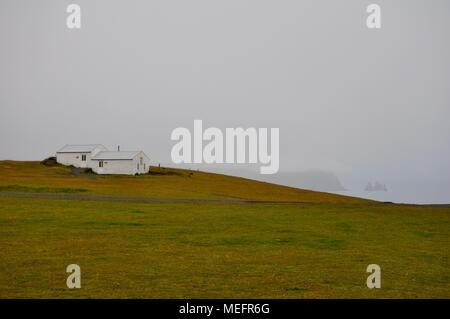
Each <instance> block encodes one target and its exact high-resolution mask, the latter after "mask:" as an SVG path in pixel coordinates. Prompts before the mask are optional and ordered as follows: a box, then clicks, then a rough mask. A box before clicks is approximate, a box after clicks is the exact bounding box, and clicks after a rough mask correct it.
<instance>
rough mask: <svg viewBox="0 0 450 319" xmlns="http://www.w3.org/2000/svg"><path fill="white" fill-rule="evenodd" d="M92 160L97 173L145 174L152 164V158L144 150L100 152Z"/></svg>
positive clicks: (93, 168)
mask: <svg viewBox="0 0 450 319" xmlns="http://www.w3.org/2000/svg"><path fill="white" fill-rule="evenodd" d="M91 160H92V162H93V163H94V165H92V170H93V171H94V172H96V173H97V174H126V175H135V174H143V173H147V172H148V169H149V165H150V159H149V158H148V157H147V155H145V153H144V152H142V151H131V152H130V151H126V152H125V151H124V152H122V151H117V152H100V153H98V154H97V155H95V156H94V157H93V158H92V159H91Z"/></svg>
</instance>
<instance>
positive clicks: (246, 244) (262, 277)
mask: <svg viewBox="0 0 450 319" xmlns="http://www.w3.org/2000/svg"><path fill="white" fill-rule="evenodd" d="M153 169H155V170H157V169H156V168H153ZM170 172H172V173H170ZM0 176H1V179H0V194H1V196H0V260H1V263H0V297H1V298H86V297H88V298H91V297H97V298H112V297H118V298H219V297H222V298H223V297H225V298H330V297H331V298H450V271H449V269H450V267H449V266H450V263H449V250H450V249H449V248H450V206H430V205H428V206H419V205H396V204H384V203H378V202H374V201H368V200H363V199H358V198H351V197H345V196H338V195H333V194H326V193H319V192H312V191H306V190H299V189H295V188H290V187H284V186H279V185H273V184H268V183H262V182H256V181H251V180H246V179H242V178H235V177H229V176H224V175H217V174H208V173H202V172H197V171H192V172H191V171H182V170H171V169H165V170H162V173H161V174H154V175H145V176H136V177H135V176H96V175H92V174H74V173H73V171H72V170H71V169H70V168H68V167H62V166H50V167H47V166H44V165H41V164H40V163H38V162H14V161H0ZM17 192H21V193H23V194H27V193H30V194H33V193H41V194H42V193H59V194H98V195H114V196H119V195H120V196H142V197H153V198H180V197H182V198H197V199H198V198H200V199H236V198H239V199H248V200H270V201H280V203H264V204H258V203H241V204H236V203H226V202H225V203H197V202H186V203H172V202H170V201H169V202H164V203H162V202H141V201H108V200H86V199H65V198H59V199H49V198H32V197H17V196H15V193H17ZM8 193H11V194H10V195H8ZM283 201H289V202H298V203H282V202H283ZM72 263H75V264H78V265H80V267H81V278H82V279H81V282H82V288H81V289H68V288H67V287H66V278H67V276H68V274H67V273H66V272H65V269H66V266H67V265H69V264H72ZM372 263H375V264H379V265H380V266H381V271H382V288H381V289H368V288H367V287H366V278H367V276H368V275H369V274H368V273H366V267H367V265H369V264H372Z"/></svg>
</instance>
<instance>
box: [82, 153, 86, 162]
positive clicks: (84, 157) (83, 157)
mask: <svg viewBox="0 0 450 319" xmlns="http://www.w3.org/2000/svg"><path fill="white" fill-rule="evenodd" d="M81 160H82V161H83V162H85V161H86V154H83V155H81Z"/></svg>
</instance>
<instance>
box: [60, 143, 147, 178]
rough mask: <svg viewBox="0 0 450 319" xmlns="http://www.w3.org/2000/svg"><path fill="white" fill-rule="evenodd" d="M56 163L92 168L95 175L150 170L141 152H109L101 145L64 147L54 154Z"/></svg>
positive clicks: (145, 156)
mask: <svg viewBox="0 0 450 319" xmlns="http://www.w3.org/2000/svg"><path fill="white" fill-rule="evenodd" d="M56 161H57V162H58V163H60V164H64V165H73V166H75V167H82V168H85V167H86V168H92V170H93V171H94V172H96V173H97V174H126V175H135V174H144V173H147V172H148V170H149V168H150V159H149V158H148V156H147V155H145V153H144V152H142V151H114V152H111V151H108V150H107V149H106V147H104V146H103V145H101V144H85V145H66V146H64V147H63V148H61V149H60V150H58V151H57V152H56Z"/></svg>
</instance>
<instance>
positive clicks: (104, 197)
mask: <svg viewBox="0 0 450 319" xmlns="http://www.w3.org/2000/svg"><path fill="white" fill-rule="evenodd" d="M0 197H24V198H50V199H87V200H105V201H135V202H165V203H231V204H299V203H301V202H296V201H270V200H253V199H208V198H157V197H137V196H112V195H94V194H66V193H30V192H0Z"/></svg>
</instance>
